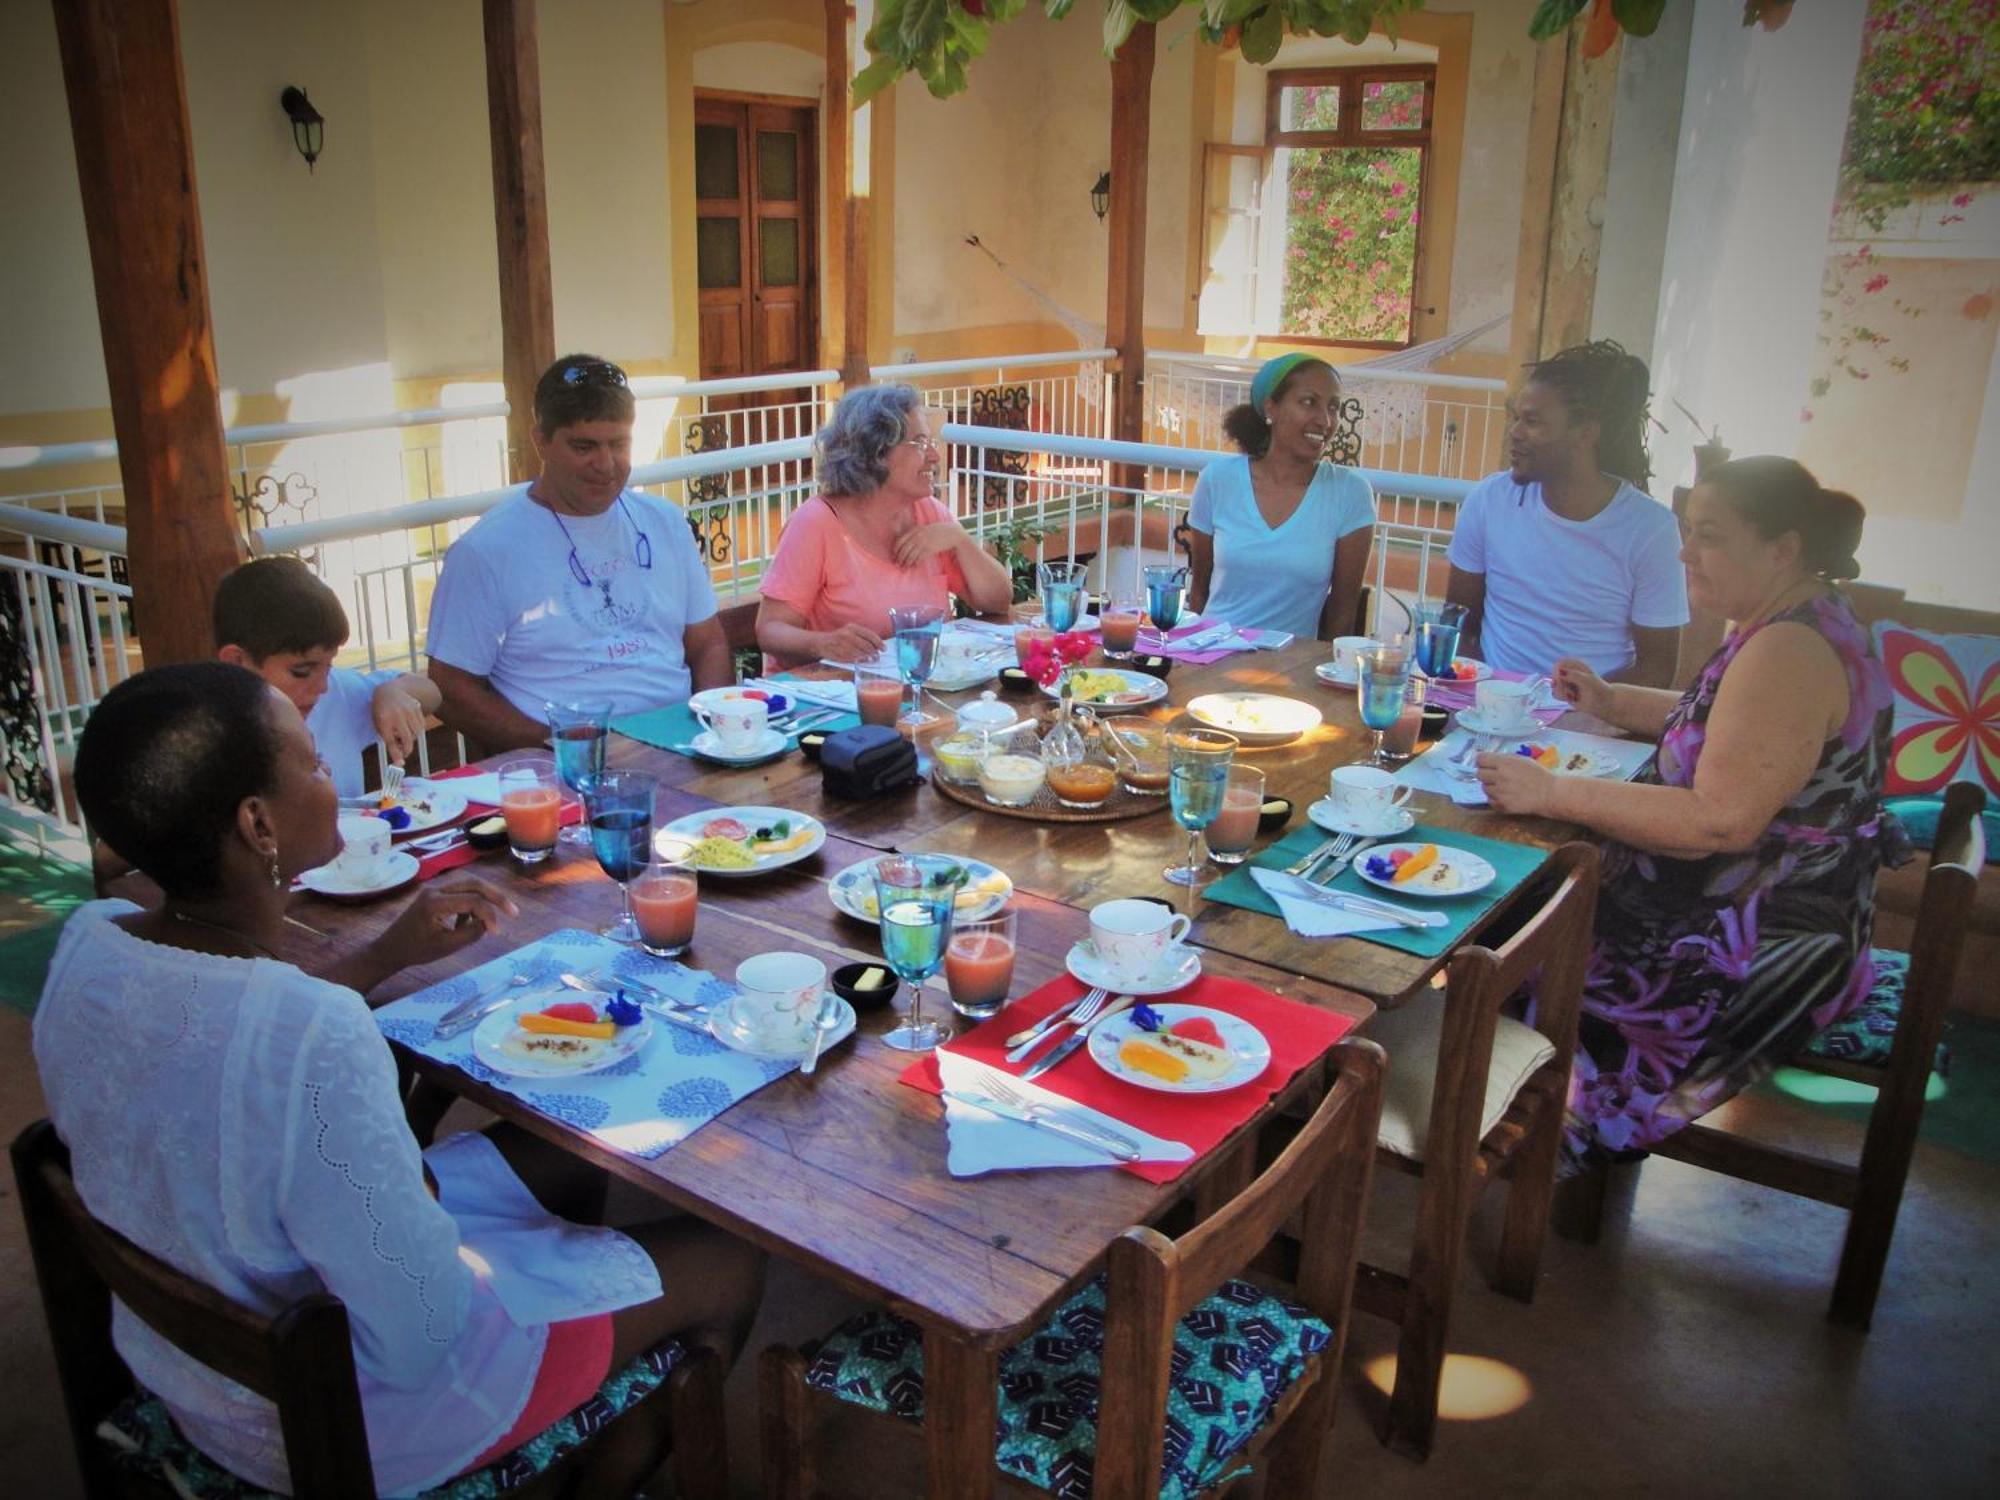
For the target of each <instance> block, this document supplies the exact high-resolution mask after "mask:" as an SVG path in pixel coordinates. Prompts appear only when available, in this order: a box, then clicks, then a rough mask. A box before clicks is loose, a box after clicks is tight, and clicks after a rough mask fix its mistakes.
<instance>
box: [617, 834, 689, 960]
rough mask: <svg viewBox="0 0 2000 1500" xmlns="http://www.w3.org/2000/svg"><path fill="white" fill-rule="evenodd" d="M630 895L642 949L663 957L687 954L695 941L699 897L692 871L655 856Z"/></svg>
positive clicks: (683, 863) (672, 860)
mask: <svg viewBox="0 0 2000 1500" xmlns="http://www.w3.org/2000/svg"><path fill="white" fill-rule="evenodd" d="M631 894H632V916H633V918H634V919H635V920H636V921H637V922H638V924H639V943H640V946H641V947H643V948H644V949H645V950H646V951H647V952H648V953H653V954H657V955H658V956H659V957H661V958H678V957H680V956H681V954H683V953H685V952H687V949H688V944H690V943H692V942H693V941H694V914H695V910H696V896H697V894H698V887H697V886H696V884H695V878H694V870H693V868H692V867H691V866H689V865H688V864H686V863H685V862H684V861H682V860H678V859H668V858H666V857H664V856H661V855H655V857H654V859H653V862H652V863H651V864H650V865H648V866H647V867H646V872H645V873H644V874H643V875H641V876H640V877H639V878H638V879H637V880H635V881H633V882H632V885H631Z"/></svg>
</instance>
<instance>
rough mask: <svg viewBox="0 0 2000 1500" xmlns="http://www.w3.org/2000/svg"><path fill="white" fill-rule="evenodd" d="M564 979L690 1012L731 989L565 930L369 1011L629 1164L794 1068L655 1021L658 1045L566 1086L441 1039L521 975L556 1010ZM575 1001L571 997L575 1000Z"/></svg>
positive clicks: (406, 1039) (463, 1038) (395, 1035)
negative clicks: (446, 1020) (643, 993)
mask: <svg viewBox="0 0 2000 1500" xmlns="http://www.w3.org/2000/svg"><path fill="white" fill-rule="evenodd" d="M565 970H568V971H569V972H571V973H576V974H583V973H586V972H588V971H592V970H595V971H597V972H596V978H595V980H594V981H593V982H596V983H604V982H607V981H615V980H617V979H618V978H621V977H625V976H634V977H640V978H643V979H645V980H646V981H647V982H648V983H649V984H651V985H652V986H653V987H654V988H656V989H658V990H661V991H663V992H665V993H667V994H669V995H672V996H674V997H675V998H677V999H680V1000H683V1001H686V1002H689V1003H692V1004H696V1005H715V1004H718V1003H720V1002H722V1001H726V1000H728V999H729V998H730V997H731V996H733V995H734V994H735V993H736V987H735V986H734V985H733V984H730V983H729V982H728V981H727V980H724V979H718V978H717V977H716V976H715V975H713V974H709V973H705V972H703V971H702V970H700V969H690V968H688V967H686V966H685V965H683V964H678V963H675V962H674V961H673V960H672V959H668V958H655V957H653V956H652V955H651V954H649V953H646V952H644V951H642V950H638V949H633V948H627V947H625V946H624V945H622V944H619V943H614V942H612V941H611V940H610V939H609V938H603V937H599V936H598V935H597V934H596V933H594V932H583V931H579V930H576V929H566V930H564V931H561V932H552V933H550V934H549V935H548V936H547V937H543V938H538V939H537V940H536V941H534V942H532V943H529V944H527V945H526V946H525V947H522V948H517V949H515V950H514V951H513V952H512V953H509V954H505V955H503V956H502V957H500V958H496V959H494V960H492V961H491V962H490V963H484V964H481V965H480V966H479V967H478V968H476V969H468V970H467V971H466V972H465V973H463V974H458V975H454V976H453V977H452V978H450V979H447V980H445V981H444V982H443V983H441V984H434V985H432V986H431V987H430V988H429V989H426V990H418V991H417V992H416V993H415V994H414V995H406V996H405V997H404V998H402V999H401V1000H397V1001H393V1002H392V1003H390V1004H388V1005H385V1006H383V1007H382V1008H381V1009H380V1010H378V1011H377V1012H375V1024H376V1025H377V1026H379V1027H381V1029H382V1034H383V1035H384V1036H386V1037H388V1038H389V1040H390V1041H392V1042H400V1043H401V1044H402V1045H403V1046H405V1047H408V1048H410V1049H411V1050H412V1051H415V1052H420V1053H422V1054H423V1055H424V1056H425V1057H429V1058H435V1059H436V1060H437V1061H439V1062H443V1063H449V1064H450V1065H451V1066H452V1067H454V1068H457V1069H459V1070H460V1071H462V1072H465V1073H469V1074H471V1075H472V1076H473V1077H474V1078H477V1079H478V1080H479V1081H480V1082H481V1083H485V1084H490V1085H491V1086H492V1087H494V1088H496V1089H500V1090H503V1091H504V1092H506V1093H509V1094H513V1095H514V1096H515V1097H517V1098H520V1099H525V1100H526V1101H527V1102H528V1103H529V1104H532V1105H533V1106H534V1107H535V1108H536V1109H538V1110H540V1111H542V1113H543V1114H546V1115H550V1116H553V1117H554V1118H555V1119H558V1120H561V1121H563V1122H564V1123H565V1124H568V1125H573V1126H575V1127H576V1128H577V1129H579V1130H582V1131H584V1132H586V1133H587V1134H589V1135H592V1136H595V1137H596V1138H597V1139H598V1140H600V1141H602V1142H603V1143H604V1144H605V1145H607V1146H610V1147H613V1148H614V1149H616V1150H619V1151H624V1152H627V1153H629V1154H630V1155H633V1156H643V1157H655V1156H659V1155H661V1154H662V1153H663V1152H665V1151H667V1150H669V1149H670V1148H672V1147H674V1146H677V1145H679V1144H680V1143H681V1142H682V1141H684V1140H686V1139H687V1138H688V1137H689V1136H690V1135H692V1134H694V1132H695V1131H697V1130H699V1129H700V1128H701V1127H702V1126H703V1125H706V1124H707V1123H708V1122H709V1121H710V1120H712V1119H714V1118H715V1117H716V1116H717V1115H719V1114H721V1113H722V1112H723V1111H724V1110H725V1109H728V1108H729V1106H730V1105H732V1104H734V1103H735V1102H736V1101H737V1100H739V1099H742V1098H744V1097H746V1096H747V1095H749V1094H752V1093H755V1092H756V1091H757V1090H758V1089H760V1088H762V1087H763V1086H764V1085H765V1084H767V1083H770V1082H771V1081H772V1080H773V1079H777V1078H782V1077H784V1076H785V1074H787V1073H789V1072H791V1071H792V1069H794V1068H796V1067H797V1066H798V1063H797V1062H796V1061H790V1060H785V1061H780V1060H772V1059H766V1058H760V1057H748V1056H745V1055H744V1054H743V1053H740V1052H737V1051H734V1050H732V1049H731V1048H728V1047H725V1046H724V1045H723V1044H722V1043H721V1042H718V1041H716V1040H715V1039H714V1038H713V1037H710V1036H704V1035H702V1034H701V1033H700V1032H697V1031H691V1030H689V1029H688V1028H686V1027H683V1026H676V1025H674V1024H672V1023H671V1022H669V1021H663V1020H658V1019H656V1020H655V1021H654V1022H653V1036H652V1039H651V1040H650V1041H648V1042H647V1043H646V1045H645V1047H644V1048H643V1049H641V1050H640V1051H639V1052H638V1053H636V1054H635V1055H634V1056H631V1057H628V1058H625V1059H624V1060H623V1061H621V1062H617V1063H614V1064H613V1065H612V1066H610V1067H608V1068H605V1069H604V1070H603V1071H601V1072H597V1073H585V1074H581V1075H579V1076H576V1077H572V1078H511V1077H509V1076H507V1075H506V1074H504V1073H496V1072H495V1071H494V1070H493V1069H491V1068H489V1067H487V1066H486V1064H485V1063H483V1062H481V1061H480V1060H479V1059H478V1058H477V1057H475V1056H473V1053H472V1031H470V1030H467V1031H462V1032H460V1033H459V1034H458V1035H457V1036H455V1037H453V1038H452V1039H451V1040H450V1041H439V1040H438V1039H437V1036H436V1034H435V1033H436V1028H437V1018H438V1017H439V1016H441V1015H443V1014H444V1013H445V1012H446V1011H448V1010H450V1009H451V1007H452V1006H454V1005H456V1004H458V1003H459V1001H461V1000H469V999H471V998H472V997H473V996H474V995H476V994H490V993H492V991H493V990H494V989H495V988H496V987H497V986H499V985H502V984H506V983H507V982H508V981H509V980H511V979H513V978H514V977H515V976H516V975H520V974H526V975H529V976H530V977H531V984H530V985H529V986H526V987H523V988H522V990H521V991H520V993H521V995H522V996H523V998H527V997H529V996H533V997H534V998H536V999H538V1000H543V999H545V1000H547V1001H549V1002H553V1001H555V1000H556V999H558V998H561V996H560V994H559V993H557V992H551V991H549V990H547V989H538V988H536V987H535V986H540V985H552V984H554V983H555V982H556V980H557V977H558V976H559V975H561V974H562V973H563V972H564V971H565ZM572 998H573V997H572Z"/></svg>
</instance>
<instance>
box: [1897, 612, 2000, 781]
mask: <svg viewBox="0 0 2000 1500" xmlns="http://www.w3.org/2000/svg"><path fill="white" fill-rule="evenodd" d="M1875 650H1876V654H1877V655H1879V656H1880V657H1881V658H1882V665H1883V666H1884V667H1885V668H1886V669H1887V671H1888V674H1889V685H1890V687H1891V688H1892V689H1893V690H1894V692H1895V699H1896V703H1895V708H1896V715H1895V731H1894V733H1895V738H1894V742H1893V743H1892V745H1891V748H1890V751H1889V766H1888V775H1887V779H1886V781H1885V783H1884V790H1885V791H1887V792H1888V793H1889V795H1890V796H1892V797H1902V796H1908V795H1910V794H1912V793H1916V792H1941V791H1943V790H1944V789H1945V787H1947V786H1949V785H1950V784H1951V783H1952V782H1954V781H1972V782H1977V783H1978V784H1980V785H1981V786H1984V787H1985V788H1986V790H1987V793H1988V794H1989V795H2000V636H1991V635H1937V634H1934V633H1933V632H1931V631H1928V630H1915V629H1912V628H1911V627H1909V626H1907V625H1898V624H1896V623H1895V622H1894V621H1893V620H1884V621H1882V622H1880V623H1879V624H1877V625H1876V627H1875Z"/></svg>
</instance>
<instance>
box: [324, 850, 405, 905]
mask: <svg viewBox="0 0 2000 1500" xmlns="http://www.w3.org/2000/svg"><path fill="white" fill-rule="evenodd" d="M420 868H421V866H420V865H419V864H418V862H417V857H416V855H414V854H405V853H404V852H403V851H402V850H401V849H393V850H391V851H390V852H389V853H388V854H385V855H384V856H383V857H382V859H381V862H380V863H378V864H376V865H375V866H373V867H372V868H371V869H370V870H369V871H368V873H367V874H365V875H363V876H360V877H358V878H357V877H355V876H352V875H349V874H347V873H346V872H345V871H343V870H341V869H340V868H339V867H338V866H336V865H321V866H320V867H319V868H318V869H315V870H302V871H300V872H299V884H300V885H302V886H304V887H305V888H306V889H307V890H309V891H311V892H312V893H313V894H314V895H315V896H324V897H326V898H327V899H328V900H329V901H373V900H374V899H375V898H376V897H378V896H386V895H388V894H389V893H390V892H391V891H400V890H401V889H402V888H403V887H404V886H406V885H408V884H409V883H410V882H411V881H412V880H415V879H416V878H417V871H418V870H419V869H420Z"/></svg>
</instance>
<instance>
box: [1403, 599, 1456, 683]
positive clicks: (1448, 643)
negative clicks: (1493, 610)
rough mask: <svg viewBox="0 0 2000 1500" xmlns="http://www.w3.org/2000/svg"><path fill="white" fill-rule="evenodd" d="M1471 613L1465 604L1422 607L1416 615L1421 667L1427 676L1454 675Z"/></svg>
mask: <svg viewBox="0 0 2000 1500" xmlns="http://www.w3.org/2000/svg"><path fill="white" fill-rule="evenodd" d="M1468 613H1469V611H1467V609H1466V607H1465V606H1464V605H1463V604H1419V605H1418V606H1417V607H1416V609H1415V610H1414V611H1413V612H1412V623H1413V624H1414V625H1415V632H1414V642H1413V643H1414V645H1415V648H1416V655H1417V666H1418V667H1419V668H1421V669H1422V671H1423V673H1424V675H1425V676H1426V677H1447V676H1449V675H1450V674H1451V664H1452V662H1453V661H1454V660H1455V659H1456V658H1457V656H1458V638H1459V635H1460V633H1461V632H1462V631H1463V630H1464V629H1465V621H1466V616H1467V614H1468Z"/></svg>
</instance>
